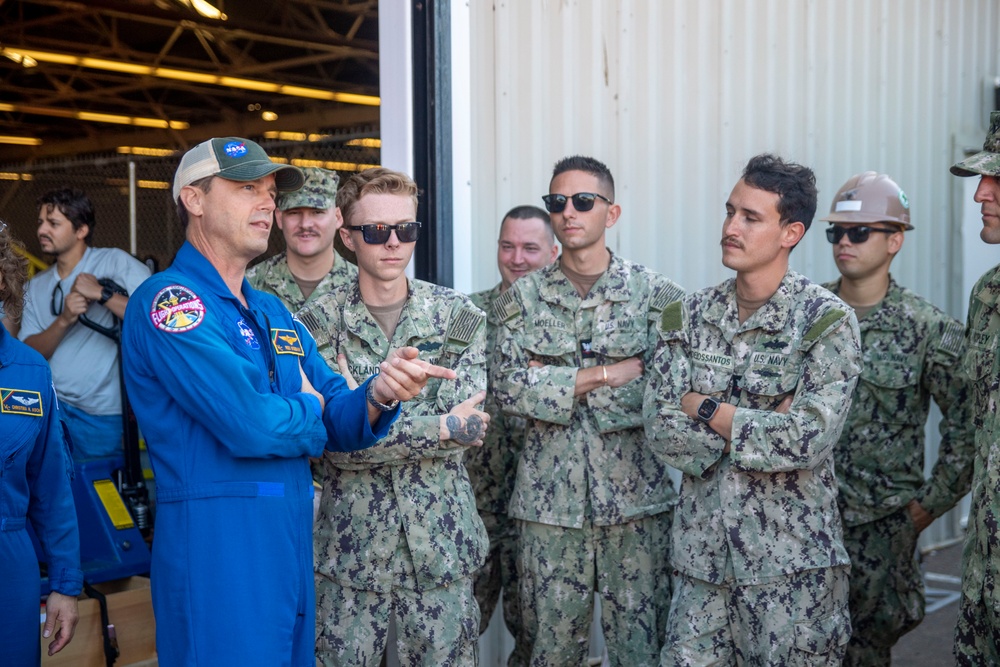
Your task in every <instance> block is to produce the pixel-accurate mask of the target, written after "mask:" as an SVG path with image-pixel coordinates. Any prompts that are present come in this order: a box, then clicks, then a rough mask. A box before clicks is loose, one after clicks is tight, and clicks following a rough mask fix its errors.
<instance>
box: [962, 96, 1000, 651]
mask: <svg viewBox="0 0 1000 667" xmlns="http://www.w3.org/2000/svg"><path fill="white" fill-rule="evenodd" d="M951 171H952V173H953V174H955V175H956V176H979V177H980V181H979V187H978V188H977V189H976V195H975V200H976V202H978V203H979V204H980V205H981V206H982V215H983V229H982V231H981V232H980V233H979V236H980V238H982V239H983V241H985V242H986V243H990V244H1000V111H994V112H993V113H992V114H991V115H990V131H989V134H987V135H986V143H985V144H984V145H983V150H982V151H981V152H979V153H977V154H975V155H973V156H972V157H970V158H968V159H966V160H963V161H961V162H959V163H958V164H956V165H954V166H953V167H952V168H951ZM965 335H966V338H965V340H966V345H967V348H968V349H967V351H966V355H965V361H964V364H963V368H964V369H965V372H966V374H967V375H968V377H969V382H970V392H971V394H972V409H973V412H974V415H973V423H974V425H975V429H976V436H975V449H976V454H975V464H974V468H973V474H972V508H971V509H970V510H969V527H968V531H969V532H968V535H967V536H966V540H965V552H964V553H963V555H962V603H961V609H960V610H959V615H958V627H957V628H956V630H955V657H956V659H957V661H958V664H959V665H1000V528H998V525H1000V418H998V417H997V412H998V411H1000V406H998V402H1000V266H996V267H994V268H992V269H990V270H989V271H987V272H986V273H985V274H984V275H983V277H982V278H980V279H979V282H977V283H976V285H975V287H973V288H972V295H971V296H970V297H969V316H968V322H967V325H966V330H965Z"/></svg>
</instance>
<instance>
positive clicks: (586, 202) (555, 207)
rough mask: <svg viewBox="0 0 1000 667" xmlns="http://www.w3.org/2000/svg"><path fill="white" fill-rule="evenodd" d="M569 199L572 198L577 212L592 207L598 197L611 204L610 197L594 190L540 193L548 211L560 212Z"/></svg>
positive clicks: (564, 208)
mask: <svg viewBox="0 0 1000 667" xmlns="http://www.w3.org/2000/svg"><path fill="white" fill-rule="evenodd" d="M570 199H572V200H573V208H575V209H576V210H577V211H578V212H579V213H586V212H587V211H589V210H590V209H592V208H594V204H596V203H597V200H598V199H603V200H604V201H606V202H608V203H609V204H613V203H614V202H612V201H611V200H610V199H608V198H607V197H605V196H604V195H599V194H597V193H596V192H577V193H576V194H575V195H570V196H569V197H567V196H566V195H542V201H543V202H545V210H547V211H548V212H549V213H562V212H563V211H565V210H566V202H567V201H569V200H570Z"/></svg>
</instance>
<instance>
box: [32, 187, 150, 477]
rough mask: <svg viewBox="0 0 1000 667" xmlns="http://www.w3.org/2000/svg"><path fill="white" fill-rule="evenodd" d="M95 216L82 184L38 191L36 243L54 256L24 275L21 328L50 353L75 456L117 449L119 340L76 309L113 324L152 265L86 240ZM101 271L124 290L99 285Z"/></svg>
mask: <svg viewBox="0 0 1000 667" xmlns="http://www.w3.org/2000/svg"><path fill="white" fill-rule="evenodd" d="M96 223H97V220H96V216H95V215H94V205H93V204H92V203H91V201H90V198H89V197H87V195H86V194H84V193H83V192H82V191H80V190H75V189H70V188H65V189H62V190H52V191H50V192H46V193H45V194H43V195H42V196H41V197H39V199H38V243H39V245H40V246H41V248H42V252H44V253H47V254H50V255H52V256H53V257H55V264H54V265H53V266H51V267H49V268H48V269H46V270H45V271H43V272H41V273H39V274H38V275H36V276H35V277H34V278H32V279H31V280H30V281H29V282H28V289H27V292H26V295H25V307H24V316H23V317H22V320H21V329H20V332H19V333H18V337H19V338H20V339H21V340H22V341H24V342H25V343H27V344H28V345H30V346H31V347H33V348H35V349H36V350H38V352H40V353H41V354H42V356H43V357H45V358H46V359H48V360H49V366H50V367H51V368H52V381H53V382H54V383H55V387H56V395H57V396H58V397H59V403H60V407H61V414H62V419H63V421H64V422H65V423H66V426H67V430H68V431H69V434H70V438H71V440H72V447H73V458H74V459H76V460H82V459H89V458H98V457H108V456H114V455H115V454H116V453H118V452H120V451H122V396H121V382H120V380H119V373H118V345H117V343H116V342H115V341H114V340H113V339H111V338H109V337H108V336H106V335H104V334H102V333H99V332H98V331H95V330H94V329H91V328H89V327H87V326H85V325H84V323H83V321H81V317H83V318H86V319H88V320H90V321H91V322H93V323H95V324H97V325H98V326H101V327H104V328H105V329H109V328H111V327H112V326H113V324H114V318H118V319H119V320H120V319H122V318H123V317H124V315H125V306H126V305H128V300H129V295H130V294H132V293H133V292H134V291H135V290H136V288H137V287H139V285H140V284H141V283H142V281H143V280H145V279H146V278H148V277H149V268H147V267H146V265H145V264H143V263H142V262H140V261H139V260H137V259H135V258H134V257H132V256H131V255H129V254H128V253H127V252H125V251H124V250H119V249H118V248H94V247H92V246H91V245H90V243H91V239H92V238H93V234H94V226H95V225H96ZM102 278H108V279H110V280H113V281H114V282H115V283H117V284H118V285H119V286H121V287H122V288H124V290H125V292H126V294H120V293H119V292H117V291H115V290H114V289H113V288H112V287H110V286H108V285H102V284H101V283H100V282H98V281H99V280H100V279H102Z"/></svg>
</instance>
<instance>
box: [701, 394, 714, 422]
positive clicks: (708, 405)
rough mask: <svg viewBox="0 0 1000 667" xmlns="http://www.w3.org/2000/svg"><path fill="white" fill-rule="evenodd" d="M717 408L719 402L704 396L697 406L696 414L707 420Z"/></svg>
mask: <svg viewBox="0 0 1000 667" xmlns="http://www.w3.org/2000/svg"><path fill="white" fill-rule="evenodd" d="M718 409H719V404H718V403H717V402H716V401H714V400H713V399H711V398H706V399H705V400H704V401H702V402H701V405H700V406H699V407H698V416H699V417H701V418H702V419H703V420H705V421H708V420H709V419H711V418H712V417H714V416H715V411H716V410H718Z"/></svg>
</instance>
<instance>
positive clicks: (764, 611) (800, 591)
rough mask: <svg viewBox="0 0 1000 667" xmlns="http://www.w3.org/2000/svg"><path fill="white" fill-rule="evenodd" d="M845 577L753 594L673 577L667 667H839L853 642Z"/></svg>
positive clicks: (827, 575) (808, 575)
mask: <svg viewBox="0 0 1000 667" xmlns="http://www.w3.org/2000/svg"><path fill="white" fill-rule="evenodd" d="M847 570H848V568H847V567H844V566H841V567H834V568H823V569H818V570H806V571H804V572H799V573H796V574H790V575H788V576H785V577H781V578H779V579H776V580H773V581H771V582H768V583H764V584H756V585H748V586H742V585H734V584H732V583H730V584H723V585H715V584H711V583H708V582H706V581H702V580H699V579H697V578H693V577H687V576H684V575H679V576H677V577H675V578H674V586H675V588H676V592H675V593H674V599H673V604H672V605H671V607H670V617H669V619H668V621H667V639H666V645H665V646H664V647H663V653H662V654H661V656H660V665H661V667H700V666H704V667H709V666H712V667H715V666H717V665H741V666H746V667H775V666H778V665H780V666H782V667H785V666H792V665H796V666H799V665H813V666H815V667H821V666H828V667H839V665H840V664H841V659H842V657H843V655H844V648H845V647H846V645H847V639H848V637H849V636H850V634H851V622H850V618H849V616H848V613H847Z"/></svg>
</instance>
